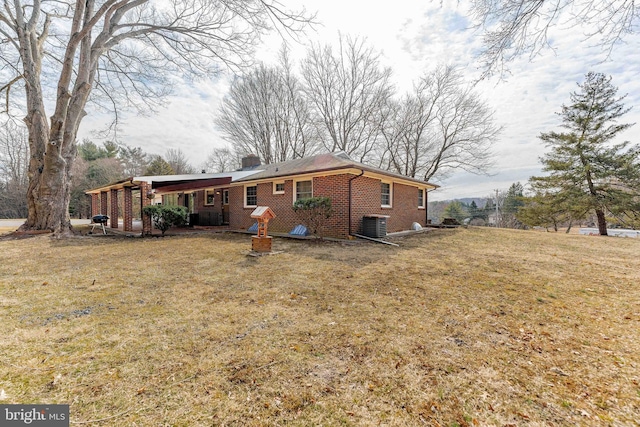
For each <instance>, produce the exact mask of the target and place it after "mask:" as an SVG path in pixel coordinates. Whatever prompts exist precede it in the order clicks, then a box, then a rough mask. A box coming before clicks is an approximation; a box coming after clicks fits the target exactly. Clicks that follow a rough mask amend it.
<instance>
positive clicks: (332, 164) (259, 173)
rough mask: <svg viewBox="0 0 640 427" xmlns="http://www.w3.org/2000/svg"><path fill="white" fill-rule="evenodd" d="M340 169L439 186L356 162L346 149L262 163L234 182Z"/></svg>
mask: <svg viewBox="0 0 640 427" xmlns="http://www.w3.org/2000/svg"><path fill="white" fill-rule="evenodd" d="M339 169H360V170H364V171H368V172H373V173H376V174H380V175H386V176H389V177H391V178H396V179H402V180H404V181H413V182H415V183H420V184H422V185H425V184H426V185H429V186H433V187H434V188H436V187H438V185H435V184H431V183H429V182H425V181H421V180H419V179H415V178H411V177H408V176H404V175H400V174H397V173H393V172H389V171H386V170H383V169H379V168H375V167H372V166H369V165H365V164H364V163H360V162H356V161H355V160H352V159H351V158H350V157H349V155H348V154H347V153H345V152H344V151H341V152H338V153H326V154H318V155H316V156H311V157H304V158H301V159H294V160H288V161H286V162H281V163H272V164H269V165H262V166H259V168H258V169H256V170H255V172H256V173H255V174H252V175H248V176H245V177H242V178H239V179H234V180H233V182H248V181H257V180H264V179H270V178H280V177H286V176H292V175H303V174H308V173H316V172H324V171H332V170H339Z"/></svg>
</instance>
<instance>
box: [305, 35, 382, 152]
mask: <svg viewBox="0 0 640 427" xmlns="http://www.w3.org/2000/svg"><path fill="white" fill-rule="evenodd" d="M379 59H380V54H379V53H378V52H376V51H375V50H374V49H373V48H372V47H370V46H368V45H367V44H366V40H365V39H358V38H350V37H346V38H345V37H343V36H342V35H340V39H339V46H338V49H337V50H336V51H334V50H333V48H332V47H331V46H330V45H326V46H321V45H314V46H312V48H311V49H310V50H309V52H308V54H307V57H306V58H305V60H304V61H303V64H302V76H303V78H304V81H305V85H306V91H307V96H308V98H309V99H310V102H311V103H312V105H313V108H314V113H315V114H316V116H317V122H318V126H319V129H320V137H321V139H322V143H323V144H324V147H325V148H326V149H327V150H329V151H332V152H334V151H340V150H342V151H345V152H347V153H348V154H349V155H352V156H354V157H356V158H357V160H359V161H365V160H367V159H368V158H369V157H371V154H372V153H373V151H374V149H375V148H376V145H377V143H378V138H379V132H380V126H381V121H382V109H383V106H384V104H385V102H386V101H387V99H388V98H390V97H391V96H392V94H393V86H392V84H391V83H390V77H391V69H390V68H383V67H381V65H380V61H379Z"/></svg>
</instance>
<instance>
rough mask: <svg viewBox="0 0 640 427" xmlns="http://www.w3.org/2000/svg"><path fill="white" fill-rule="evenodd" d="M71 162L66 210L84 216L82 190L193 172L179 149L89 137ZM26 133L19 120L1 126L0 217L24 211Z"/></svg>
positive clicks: (85, 198) (86, 200) (86, 206)
mask: <svg viewBox="0 0 640 427" xmlns="http://www.w3.org/2000/svg"><path fill="white" fill-rule="evenodd" d="M77 147H78V154H77V158H76V161H75V162H74V166H73V177H72V186H71V200H70V203H69V212H70V214H71V216H72V217H80V218H87V217H88V216H89V215H90V214H91V205H90V200H89V198H88V196H87V195H86V194H85V191H87V190H89V189H91V188H95V187H99V186H102V185H107V184H109V183H112V182H115V181H118V180H120V179H123V178H125V177H130V176H131V177H132V176H140V175H171V174H190V173H195V172H196V169H195V168H194V167H193V166H192V165H191V164H190V163H189V161H188V160H187V158H186V156H185V154H184V153H183V152H182V150H180V149H168V150H167V151H166V153H165V154H164V156H160V155H151V154H148V153H145V152H144V151H143V150H142V148H140V147H130V146H128V145H126V144H122V143H115V142H113V141H106V142H104V143H102V145H98V144H96V143H94V142H93V141H91V140H89V139H85V140H84V141H82V142H81V143H78V144H77ZM28 153H29V152H28V134H27V131H26V128H25V127H24V126H22V125H21V124H20V123H17V122H14V121H7V122H5V123H4V124H3V125H2V126H0V218H24V217H26V215H27V198H26V193H27V188H28V179H27V171H28V162H29V154H28Z"/></svg>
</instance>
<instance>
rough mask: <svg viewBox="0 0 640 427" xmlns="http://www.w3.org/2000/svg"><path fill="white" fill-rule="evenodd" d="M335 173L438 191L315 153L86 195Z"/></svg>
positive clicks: (344, 157)
mask: <svg viewBox="0 0 640 427" xmlns="http://www.w3.org/2000/svg"><path fill="white" fill-rule="evenodd" d="M338 170H356V173H357V170H360V171H362V172H363V173H368V174H373V175H374V176H380V175H382V176H386V177H389V178H392V179H394V180H396V181H404V182H410V183H413V184H418V185H421V186H427V187H432V188H438V187H439V186H438V185H436V184H431V183H429V182H426V181H422V180H419V179H416V178H411V177H408V176H404V175H400V174H397V173H393V172H389V171H387V170H384V169H379V168H375V167H373V166H369V165H365V164H364V163H360V162H356V161H355V160H352V159H351V158H350V157H349V155H348V154H347V153H345V152H344V151H340V152H337V153H326V154H318V155H316V156H311V157H303V158H300V159H294V160H288V161H286V162H280V163H272V164H269V165H260V166H256V167H255V168H254V167H252V168H250V169H242V170H237V171H233V172H222V173H196V174H189V175H153V176H135V177H130V178H126V179H123V180H120V181H117V182H114V183H111V184H108V185H104V186H102V187H99V188H93V189H91V190H89V191H87V192H86V193H88V194H89V193H100V192H101V191H107V190H110V189H121V188H124V187H137V186H139V185H140V184H141V183H142V182H146V183H149V184H151V186H152V188H154V189H158V190H161V191H163V192H172V191H185V190H196V189H202V188H207V187H213V186H218V185H226V184H230V183H236V182H238V183H240V182H242V183H246V182H252V181H260V180H268V179H272V178H283V177H289V176H295V175H306V174H313V173H319V172H329V171H338Z"/></svg>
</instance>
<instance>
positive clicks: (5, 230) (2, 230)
mask: <svg viewBox="0 0 640 427" xmlns="http://www.w3.org/2000/svg"><path fill="white" fill-rule="evenodd" d="M17 228H18V227H0V236H2V235H3V234H8V233H11V232H14V231H16V229H17Z"/></svg>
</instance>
